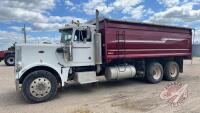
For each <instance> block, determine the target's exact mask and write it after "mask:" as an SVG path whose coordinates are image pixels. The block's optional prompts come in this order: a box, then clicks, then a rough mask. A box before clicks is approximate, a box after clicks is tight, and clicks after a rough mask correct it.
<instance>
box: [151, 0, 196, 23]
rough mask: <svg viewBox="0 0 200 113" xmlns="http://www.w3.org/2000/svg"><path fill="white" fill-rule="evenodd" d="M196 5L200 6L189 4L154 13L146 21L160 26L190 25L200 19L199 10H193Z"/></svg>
mask: <svg viewBox="0 0 200 113" xmlns="http://www.w3.org/2000/svg"><path fill="white" fill-rule="evenodd" d="M196 5H200V3H191V2H189V3H185V4H182V5H181V6H175V7H171V8H167V9H166V10H165V11H161V12H158V13H155V14H154V15H153V16H152V17H150V18H149V19H148V21H151V22H155V23H162V24H177V23H178V22H184V23H188V24H190V23H191V22H195V21H198V20H199V18H200V10H199V9H194V6H196Z"/></svg>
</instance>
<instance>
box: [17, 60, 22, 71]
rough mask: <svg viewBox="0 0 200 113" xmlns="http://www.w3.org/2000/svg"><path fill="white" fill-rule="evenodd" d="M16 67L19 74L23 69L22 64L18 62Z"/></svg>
mask: <svg viewBox="0 0 200 113" xmlns="http://www.w3.org/2000/svg"><path fill="white" fill-rule="evenodd" d="M15 66H16V72H19V71H20V70H21V69H22V62H17V63H16V65H15Z"/></svg>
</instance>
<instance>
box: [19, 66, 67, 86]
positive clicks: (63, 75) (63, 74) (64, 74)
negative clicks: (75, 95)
mask: <svg viewBox="0 0 200 113" xmlns="http://www.w3.org/2000/svg"><path fill="white" fill-rule="evenodd" d="M37 66H45V67H49V68H52V69H53V70H55V71H56V72H57V73H58V74H59V77H60V78H61V84H62V86H64V82H65V81H67V79H68V72H69V68H70V67H65V68H61V66H60V65H56V66H55V65H52V64H48V63H33V64H31V65H28V66H26V67H23V68H22V70H20V71H19V72H18V74H17V76H16V78H17V79H20V78H21V77H22V75H23V74H24V73H25V72H27V71H28V70H29V69H31V68H34V67H37ZM61 70H62V72H61Z"/></svg>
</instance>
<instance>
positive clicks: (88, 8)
mask: <svg viewBox="0 0 200 113" xmlns="http://www.w3.org/2000/svg"><path fill="white" fill-rule="evenodd" d="M82 5H83V11H84V12H85V13H86V14H89V15H94V14H95V10H96V9H98V10H99V11H100V13H102V14H108V13H110V12H111V11H112V10H113V7H110V6H109V5H107V4H106V0H90V1H88V2H86V3H83V4H82Z"/></svg>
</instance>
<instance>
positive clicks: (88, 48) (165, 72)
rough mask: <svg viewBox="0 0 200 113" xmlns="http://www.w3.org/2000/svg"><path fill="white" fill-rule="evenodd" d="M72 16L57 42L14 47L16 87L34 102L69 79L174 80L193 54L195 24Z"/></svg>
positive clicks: (44, 98) (51, 94) (52, 93)
mask: <svg viewBox="0 0 200 113" xmlns="http://www.w3.org/2000/svg"><path fill="white" fill-rule="evenodd" d="M98 15H99V13H98V11H96V22H95V23H85V24H80V23H79V22H72V24H68V25H65V27H64V28H62V29H59V32H60V33H61V41H60V43H59V44H21V45H19V44H18V45H16V47H15V60H16V61H15V62H16V63H15V75H16V76H15V77H16V88H17V89H18V90H19V91H21V93H22V95H23V96H24V98H25V99H26V100H28V101H31V102H44V101H47V100H50V99H52V98H54V97H55V96H56V93H57V90H58V88H61V87H63V86H65V85H67V84H68V83H71V82H76V83H79V84H88V83H95V82H98V79H97V76H105V79H106V80H108V81H111V80H120V79H126V78H134V77H136V78H137V77H138V78H143V79H144V80H146V81H147V82H149V83H153V84H156V83H159V82H161V81H162V80H163V79H165V80H169V81H174V80H176V79H177V78H178V76H179V73H182V72H183V60H184V59H191V55H192V54H191V53H192V46H191V45H192V41H191V40H192V29H191V28H185V27H175V26H166V25H157V24H149V23H140V22H129V21H120V20H113V19H108V18H104V19H101V20H100V19H99V18H98Z"/></svg>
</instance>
